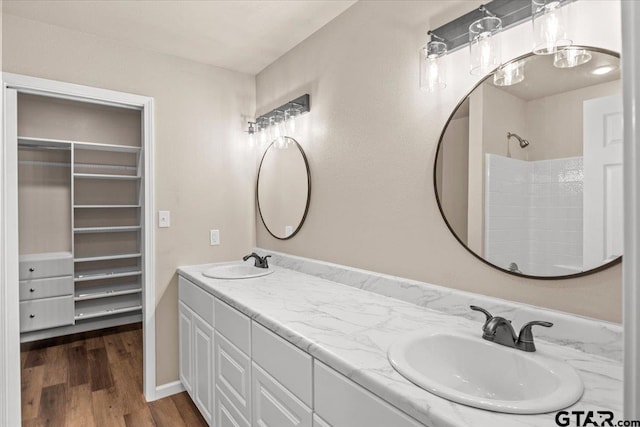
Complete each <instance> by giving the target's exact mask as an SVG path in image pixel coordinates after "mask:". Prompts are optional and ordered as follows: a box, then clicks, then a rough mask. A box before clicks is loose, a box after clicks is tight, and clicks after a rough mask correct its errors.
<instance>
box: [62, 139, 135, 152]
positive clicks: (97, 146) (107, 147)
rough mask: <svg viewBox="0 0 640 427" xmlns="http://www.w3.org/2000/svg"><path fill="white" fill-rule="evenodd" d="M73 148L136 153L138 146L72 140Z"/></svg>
mask: <svg viewBox="0 0 640 427" xmlns="http://www.w3.org/2000/svg"><path fill="white" fill-rule="evenodd" d="M73 145H74V146H75V148H77V149H80V150H95V151H114V152H119V153H138V152H140V147H132V146H129V145H116V144H101V143H97V142H83V141H73Z"/></svg>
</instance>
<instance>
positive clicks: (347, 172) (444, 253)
mask: <svg viewBox="0 0 640 427" xmlns="http://www.w3.org/2000/svg"><path fill="white" fill-rule="evenodd" d="M479 3H480V2H462V3H455V2H449V1H430V2H410V1H376V2H359V3H356V5H354V6H353V7H351V8H350V9H348V10H347V11H346V12H345V13H343V14H342V15H340V16H339V17H337V18H336V19H335V20H334V21H332V22H330V23H329V24H327V25H326V26H325V27H323V28H322V29H321V30H320V31H318V32H317V33H315V34H314V35H312V36H311V37H309V38H308V39H307V40H305V41H304V42H303V43H301V44H300V45H298V46H297V47H296V48H294V49H293V50H291V51H290V52H288V53H287V54H285V55H284V56H282V57H281V58H280V59H278V60H277V61H276V62H275V63H273V64H272V65H271V66H269V67H267V68H266V69H265V70H263V71H262V72H261V73H259V74H258V76H257V88H256V90H257V105H258V111H264V110H267V109H270V108H273V107H276V106H278V105H279V103H282V102H285V101H286V100H287V99H288V97H292V96H295V95H299V94H302V93H304V92H308V93H310V94H311V103H312V107H311V112H310V113H309V114H307V115H306V118H305V119H304V129H302V132H301V133H300V135H299V137H298V140H299V141H300V143H301V145H302V146H303V147H304V149H305V150H306V152H307V154H308V157H309V162H310V167H311V173H312V180H313V192H312V195H311V197H312V199H311V207H310V211H309V215H308V217H307V222H306V223H305V225H304V226H303V227H302V229H301V230H300V233H299V234H298V235H296V236H295V237H294V238H293V239H292V240H288V241H282V242H281V241H276V240H275V239H273V238H271V237H270V236H269V235H268V233H267V232H266V231H265V230H264V228H263V227H262V225H261V224H258V229H257V244H258V246H260V247H265V248H269V249H273V250H278V251H282V252H286V253H291V254H295V255H300V256H305V257H310V258H318V259H321V260H326V261H330V262H336V263H340V264H346V265H351V266H355V267H360V268H365V269H369V270H374V271H380V272H384V273H389V274H396V275H399V276H403V277H409V278H414V279H418V280H423V281H427V282H432V283H436V284H440V285H444V286H449V287H452V288H458V289H464V290H468V291H472V292H478V293H482V294H485V295H491V296H497V297H501V298H506V299H510V300H515V301H522V302H526V303H530V304H535V305H539V306H544V307H550V308H555V309H559V310H564V311H567V312H573V313H578V314H583V315H588V316H593V317H597V318H602V319H607V320H613V321H620V319H621V310H620V309H621V283H620V282H621V274H620V272H621V268H620V266H619V265H618V266H615V267H613V268H611V269H608V270H606V271H604V272H600V273H597V274H594V275H591V276H587V277H584V278H579V279H572V280H562V281H540V280H529V279H522V278H516V277H513V276H510V275H507V274H505V273H502V272H499V271H496V270H495V269H493V268H492V267H489V266H487V265H485V264H484V263H482V262H480V261H479V260H477V259H476V258H475V257H473V255H471V254H470V253H469V252H468V251H466V249H464V248H463V247H462V246H461V245H460V244H459V243H458V242H457V241H456V240H455V238H454V237H453V236H452V235H451V234H450V233H449V231H448V229H447V228H446V226H445V224H444V221H443V220H442V218H441V217H440V213H439V211H438V208H437V204H436V201H435V196H434V191H433V181H432V176H433V161H434V156H435V148H436V144H437V141H438V138H439V136H440V132H441V130H442V127H443V126H444V124H445V122H446V120H447V118H448V116H449V114H450V112H451V111H452V110H453V108H454V107H455V105H456V104H457V103H458V101H459V100H460V99H462V97H463V96H464V95H465V94H466V93H467V92H468V91H469V90H470V89H471V88H472V87H473V85H474V84H475V83H476V82H477V80H478V79H477V78H475V77H472V76H470V75H469V74H468V72H467V67H466V64H467V63H468V62H467V61H468V50H466V49H462V50H460V51H457V52H454V53H453V54H451V55H449V56H447V57H446V59H445V62H446V63H447V66H448V70H449V73H448V86H447V88H446V90H445V91H443V92H439V93H435V94H427V93H422V92H420V91H419V90H418V82H419V76H418V74H419V73H418V71H419V66H418V52H419V49H420V47H421V46H422V45H424V43H425V41H426V34H425V33H426V30H427V29H428V28H434V27H437V26H438V25H440V24H442V23H444V22H446V21H444V22H443V21H442V20H441V19H436V18H438V17H442V16H444V15H447V17H448V18H449V19H451V18H454V17H455V16H456V14H458V13H462V12H465V11H468V10H470V9H472V8H473V7H475V6H478V5H479ZM567 7H570V8H572V9H573V11H574V12H576V13H577V14H579V16H578V18H579V19H576V20H575V21H574V23H575V25H574V29H575V31H576V37H574V42H575V43H578V44H585V45H592V46H598V47H604V48H609V49H612V50H616V51H619V50H620V31H619V28H620V26H619V20H620V7H619V3H618V2H616V1H580V2H575V3H572V4H571V5H569V6H567ZM451 9H456V11H455V13H450V12H448V10H451ZM430 20H431V21H432V22H431V25H429V21H430ZM603 26H604V27H605V28H607V31H593V28H602V27H603ZM530 31H531V25H530V23H524V24H523V25H520V26H518V27H514V28H512V29H509V30H507V31H505V32H504V33H503V34H502V39H503V54H504V57H505V58H515V57H517V56H520V55H521V54H523V53H525V52H526V51H528V50H530V48H531V35H530ZM469 191H471V188H469ZM469 238H470V239H471V230H469Z"/></svg>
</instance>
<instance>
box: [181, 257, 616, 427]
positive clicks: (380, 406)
mask: <svg viewBox="0 0 640 427" xmlns="http://www.w3.org/2000/svg"><path fill="white" fill-rule="evenodd" d="M212 266H213V265H211V264H208V265H201V266H191V267H182V268H180V269H179V270H178V273H179V305H180V309H179V310H180V313H179V318H180V321H179V322H180V326H179V331H180V332H179V333H180V380H181V382H182V384H183V385H184V387H185V389H186V390H187V392H188V393H189V394H190V395H191V397H192V399H193V401H194V402H195V404H196V406H197V407H198V408H199V410H200V411H201V413H202V415H203V416H204V417H205V419H206V420H207V421H208V422H209V423H210V425H215V426H227V425H238V426H250V425H253V426H259V425H269V426H278V427H286V426H313V427H326V426H332V427H358V426H363V427H365V426H366V427H378V426H379V427H388V426H394V427H417V426H423V425H426V426H430V427H448V426H474V427H476V426H510V427H518V426H532V425H539V426H549V425H555V412H553V413H546V414H537V415H511V414H504V413H496V412H490V411H486V410H481V409H476V408H472V407H469V406H465V405H460V404H457V403H454V402H451V401H449V400H446V399H443V398H440V397H438V396H436V395H434V394H431V393H429V392H427V391H425V390H423V389H421V388H419V387H417V386H416V385H414V384H412V383H411V382H409V381H408V380H406V379H405V378H404V377H402V376H401V375H400V374H398V373H397V372H396V371H395V370H394V369H393V367H392V366H391V364H390V363H389V361H388V358H387V350H388V348H389V347H390V346H391V345H392V344H393V343H394V342H396V341H397V340H398V338H400V337H401V336H403V335H405V334H406V333H410V332H412V331H418V330H425V331H440V332H442V331H450V332H463V333H468V334H477V335H478V336H480V335H481V325H482V324H481V322H479V320H480V319H478V321H475V322H474V321H471V320H468V319H465V318H463V317H459V316H452V315H448V314H444V313H441V312H437V311H434V310H429V309H426V308H424V307H420V306H418V305H414V304H410V303H407V302H403V301H399V300H397V299H395V298H389V297H386V296H383V295H379V294H375V293H371V292H367V291H363V290H360V289H356V288H354V287H351V286H346V285H343V284H340V283H336V282H332V281H329V280H326V279H322V278H320V277H316V276H313V275H308V274H303V273H300V272H297V271H293V270H290V269H286V268H282V267H278V266H276V267H271V268H273V269H274V272H273V274H270V275H266V276H263V277H257V278H252V279H244V280H220V279H212V278H207V277H206V276H204V275H203V274H202V273H203V272H204V271H206V270H208V269H209V268H211V267H212ZM537 347H538V352H537V353H538V354H540V355H543V356H550V357H553V358H556V359H560V360H563V361H565V362H567V363H568V364H569V365H571V366H572V367H573V368H575V370H576V371H577V372H578V373H579V375H580V377H581V379H582V381H583V383H584V387H585V391H584V394H583V396H582V398H581V399H580V400H579V401H578V402H577V403H576V404H574V405H573V406H571V407H570V409H569V410H584V411H598V410H606V411H613V412H614V414H615V417H616V419H621V418H622V366H621V363H620V362H619V361H615V360H612V359H608V358H604V357H601V356H597V355H593V354H588V353H584V352H581V351H579V350H576V349H573V348H569V347H567V346H561V345H557V344H550V343H547V342H544V341H538V342H537Z"/></svg>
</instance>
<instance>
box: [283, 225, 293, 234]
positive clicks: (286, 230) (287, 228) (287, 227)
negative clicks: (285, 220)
mask: <svg viewBox="0 0 640 427" xmlns="http://www.w3.org/2000/svg"><path fill="white" fill-rule="evenodd" d="M291 234H293V227H292V226H290V225H285V226H284V236H285V237H289V236H291Z"/></svg>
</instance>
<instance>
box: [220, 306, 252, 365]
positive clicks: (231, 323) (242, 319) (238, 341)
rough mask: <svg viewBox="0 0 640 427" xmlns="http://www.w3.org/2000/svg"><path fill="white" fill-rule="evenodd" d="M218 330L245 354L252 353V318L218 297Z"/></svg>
mask: <svg viewBox="0 0 640 427" xmlns="http://www.w3.org/2000/svg"><path fill="white" fill-rule="evenodd" d="M215 314H216V324H215V328H216V331H218V332H220V333H221V334H222V335H224V337H225V338H226V339H228V340H229V341H231V342H232V343H233V345H235V346H236V347H238V348H239V349H240V350H242V351H243V352H244V353H245V354H251V320H249V318H248V317H247V316H245V315H244V314H242V313H240V312H239V311H238V310H236V309H235V308H232V307H231V306H230V305H227V304H225V303H223V302H222V301H220V300H218V299H216V309H215Z"/></svg>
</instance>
